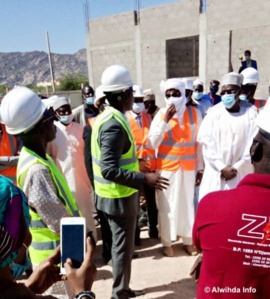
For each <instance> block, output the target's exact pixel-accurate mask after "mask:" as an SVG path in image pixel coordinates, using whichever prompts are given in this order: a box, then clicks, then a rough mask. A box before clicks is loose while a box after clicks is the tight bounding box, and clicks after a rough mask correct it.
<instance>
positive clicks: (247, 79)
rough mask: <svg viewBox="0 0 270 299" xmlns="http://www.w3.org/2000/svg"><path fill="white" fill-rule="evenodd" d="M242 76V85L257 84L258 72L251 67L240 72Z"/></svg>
mask: <svg viewBox="0 0 270 299" xmlns="http://www.w3.org/2000/svg"><path fill="white" fill-rule="evenodd" d="M241 75H243V77H244V79H243V83H242V84H243V85H246V84H257V83H259V72H258V71H257V70H256V69H254V68H253V67H248V68H246V69H244V70H243V71H242V72H241Z"/></svg>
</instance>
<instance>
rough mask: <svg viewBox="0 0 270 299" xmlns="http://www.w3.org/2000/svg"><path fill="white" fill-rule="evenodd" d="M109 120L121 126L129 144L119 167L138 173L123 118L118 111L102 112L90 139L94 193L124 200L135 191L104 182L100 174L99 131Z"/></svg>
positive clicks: (133, 150)
mask: <svg viewBox="0 0 270 299" xmlns="http://www.w3.org/2000/svg"><path fill="white" fill-rule="evenodd" d="M111 118H114V119H116V120H117V121H118V122H119V123H120V124H121V126H122V127H123V128H124V130H125V131H126V133H127V135H128V138H129V141H130V144H131V146H130V149H129V151H128V152H127V153H125V154H123V155H122V156H121V158H120V160H119V161H118V165H119V167H120V168H122V169H127V170H130V171H138V169H139V167H138V159H137V156H136V152H135V146H134V142H133V138H132V135H131V132H130V128H129V125H128V123H127V121H126V119H125V117H124V116H123V114H122V113H121V112H119V111H118V110H115V109H106V110H104V111H103V112H102V113H101V114H100V115H99V117H98V119H97V120H96V122H95V125H94V127H93V131H92V138H91V149H92V163H93V173H94V184H95V192H96V194H97V195H98V196H100V197H103V198H111V199H113V198H124V197H128V196H130V195H132V194H134V193H136V192H138V191H137V190H136V189H133V188H130V187H127V186H124V185H120V184H117V183H114V182H112V181H109V180H106V179H105V178H104V177H103V176H102V173H101V151H100V146H99V136H100V130H101V128H102V126H103V125H104V123H105V122H106V121H108V120H109V119H111Z"/></svg>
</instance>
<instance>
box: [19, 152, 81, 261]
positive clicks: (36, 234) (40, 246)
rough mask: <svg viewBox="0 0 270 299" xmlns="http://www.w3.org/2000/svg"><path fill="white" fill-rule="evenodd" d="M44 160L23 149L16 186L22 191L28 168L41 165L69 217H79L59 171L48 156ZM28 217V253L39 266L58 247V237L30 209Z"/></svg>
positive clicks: (73, 200) (72, 198)
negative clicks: (29, 235) (29, 234)
mask: <svg viewBox="0 0 270 299" xmlns="http://www.w3.org/2000/svg"><path fill="white" fill-rule="evenodd" d="M46 158H47V160H44V159H42V158H41V157H40V156H38V155H37V154H35V153H34V152H33V151H31V150H29V149H28V148H26V147H23V148H22V151H21V153H20V159H19V163H18V167H17V180H18V186H19V187H20V188H22V189H23V187H24V183H25V179H26V176H27V172H28V170H29V169H30V167H32V166H33V165H35V164H43V165H45V166H46V167H47V168H48V169H49V171H50V173H51V176H52V179H53V182H54V184H55V186H56V189H57V191H58V196H59V198H60V199H61V200H62V202H63V204H64V205H65V208H66V210H67V212H68V214H69V216H70V217H72V216H78V217H79V216H81V214H80V212H79V210H78V207H77V205H76V202H75V199H74V197H73V195H72V193H71V191H70V189H69V187H68V184H67V182H66V180H65V179H64V177H63V175H62V174H61V172H60V170H59V169H58V168H57V166H56V165H55V164H54V162H53V160H52V158H51V157H50V156H49V155H46ZM30 215H31V223H30V227H29V229H30V232H31V234H32V243H31V246H30V247H29V253H30V258H31V261H32V263H33V264H34V265H39V264H40V263H41V262H42V261H43V260H44V259H45V258H47V257H48V256H49V255H50V254H51V253H52V252H53V251H54V250H55V248H56V247H57V246H58V245H59V241H60V236H59V235H58V234H56V233H54V232H53V231H52V230H50V229H49V228H48V226H47V225H46V223H45V222H44V221H43V220H42V219H41V217H40V216H39V214H38V213H37V212H36V211H34V210H33V209H31V208H30Z"/></svg>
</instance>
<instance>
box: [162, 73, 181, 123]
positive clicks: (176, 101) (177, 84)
mask: <svg viewBox="0 0 270 299" xmlns="http://www.w3.org/2000/svg"><path fill="white" fill-rule="evenodd" d="M169 89H176V90H179V91H180V92H181V96H180V97H179V98H175V97H170V98H169V99H167V98H166V97H165V94H166V91H167V90H169ZM160 90H161V92H162V93H163V95H164V100H165V103H166V107H167V108H169V107H170V106H171V105H172V104H173V105H174V106H175V109H176V115H177V118H178V120H179V122H180V124H182V123H183V116H184V112H185V109H186V93H185V92H186V90H185V83H184V82H183V81H182V80H181V79H178V78H173V79H168V80H167V81H163V80H162V81H161V82H160Z"/></svg>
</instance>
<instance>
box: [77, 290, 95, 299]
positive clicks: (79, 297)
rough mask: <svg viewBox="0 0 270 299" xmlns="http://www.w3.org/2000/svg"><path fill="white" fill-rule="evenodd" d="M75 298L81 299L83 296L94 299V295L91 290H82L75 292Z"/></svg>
mask: <svg viewBox="0 0 270 299" xmlns="http://www.w3.org/2000/svg"><path fill="white" fill-rule="evenodd" d="M75 298H76V299H83V298H89V299H95V298H96V295H95V294H94V293H93V292H91V291H83V292H80V293H79V294H77V295H76V296H75Z"/></svg>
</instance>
